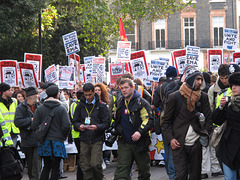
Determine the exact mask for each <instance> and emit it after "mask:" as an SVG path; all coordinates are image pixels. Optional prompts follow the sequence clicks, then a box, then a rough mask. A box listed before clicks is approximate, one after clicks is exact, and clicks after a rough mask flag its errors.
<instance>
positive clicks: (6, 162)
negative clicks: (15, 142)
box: [0, 146, 23, 180]
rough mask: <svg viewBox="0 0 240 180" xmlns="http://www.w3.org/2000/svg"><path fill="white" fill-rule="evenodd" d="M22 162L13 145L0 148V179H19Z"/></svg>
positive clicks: (21, 173)
mask: <svg viewBox="0 0 240 180" xmlns="http://www.w3.org/2000/svg"><path fill="white" fill-rule="evenodd" d="M22 177H23V164H22V161H21V158H20V156H19V154H18V151H17V149H16V148H15V147H6V146H3V147H1V148H0V180H20V179H22Z"/></svg>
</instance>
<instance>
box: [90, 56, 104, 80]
mask: <svg viewBox="0 0 240 180" xmlns="http://www.w3.org/2000/svg"><path fill="white" fill-rule="evenodd" d="M97 70H99V71H100V73H101V74H102V76H105V57H94V58H93V69H92V75H93V76H95V77H97V73H98V72H97Z"/></svg>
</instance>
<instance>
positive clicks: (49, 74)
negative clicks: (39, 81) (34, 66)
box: [44, 64, 58, 84]
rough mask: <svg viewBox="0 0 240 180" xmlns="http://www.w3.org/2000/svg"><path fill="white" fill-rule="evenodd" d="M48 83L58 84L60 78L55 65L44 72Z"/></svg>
mask: <svg viewBox="0 0 240 180" xmlns="http://www.w3.org/2000/svg"><path fill="white" fill-rule="evenodd" d="M44 73H45V80H46V82H51V83H55V84H58V76H57V71H56V67H55V65H54V64H53V65H51V66H49V67H48V68H47V69H45V70H44Z"/></svg>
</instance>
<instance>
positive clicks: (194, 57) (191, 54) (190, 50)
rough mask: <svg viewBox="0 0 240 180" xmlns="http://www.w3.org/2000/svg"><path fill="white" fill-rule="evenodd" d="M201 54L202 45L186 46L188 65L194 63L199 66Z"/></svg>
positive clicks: (193, 64)
mask: <svg viewBox="0 0 240 180" xmlns="http://www.w3.org/2000/svg"><path fill="white" fill-rule="evenodd" d="M199 55H200V47H196V46H187V47H186V59H187V62H186V66H188V65H192V66H195V67H198V64H199Z"/></svg>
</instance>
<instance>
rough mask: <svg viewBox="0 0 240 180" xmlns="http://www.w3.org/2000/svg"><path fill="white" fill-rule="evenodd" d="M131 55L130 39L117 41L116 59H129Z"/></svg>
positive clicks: (120, 60)
mask: <svg viewBox="0 0 240 180" xmlns="http://www.w3.org/2000/svg"><path fill="white" fill-rule="evenodd" d="M130 55H131V41H118V45H117V61H119V62H122V61H129V60H130Z"/></svg>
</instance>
